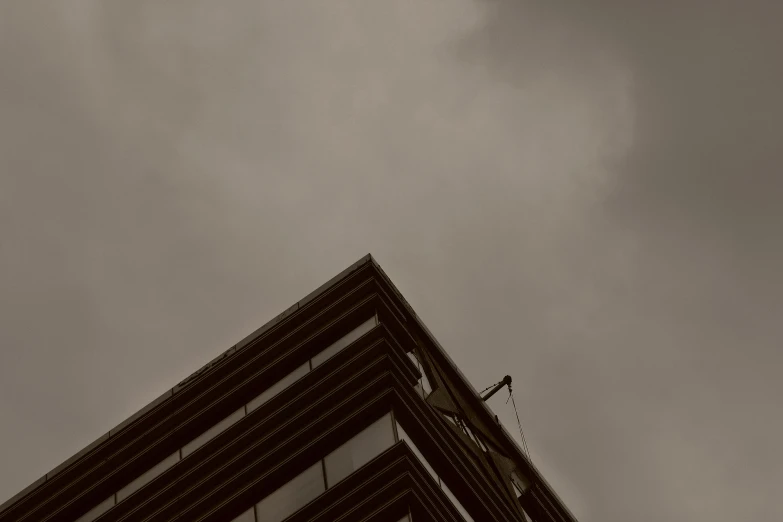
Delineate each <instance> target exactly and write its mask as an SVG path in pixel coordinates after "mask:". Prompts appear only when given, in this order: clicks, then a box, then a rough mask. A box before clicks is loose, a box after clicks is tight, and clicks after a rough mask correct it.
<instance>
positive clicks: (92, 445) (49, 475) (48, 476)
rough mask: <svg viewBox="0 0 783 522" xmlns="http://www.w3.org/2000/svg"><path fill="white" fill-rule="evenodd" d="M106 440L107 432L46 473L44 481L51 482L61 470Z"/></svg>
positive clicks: (107, 438)
mask: <svg viewBox="0 0 783 522" xmlns="http://www.w3.org/2000/svg"><path fill="white" fill-rule="evenodd" d="M106 440H109V432H108V431H107V432H106V433H104V434H103V435H102V436H100V437H98V438H97V439H95V440H94V441H92V443H90V444H88V445H87V447H85V448H82V449H81V450H79V451H78V452H76V454H75V455H73V456H72V457H71V458H69V459H67V460H66V461H65V462H63V463H62V464H60V465H59V466H57V467H56V468H54V469H53V470H52V471H50V472H49V473H47V474H46V480H51V479H52V477H54V476H55V475H57V474H58V473H59V472H61V471H62V470H64V469H65V468H67V467H68V466H70V465H71V464H73V463H74V462H76V461H77V460H79V458H80V457H82V456H84V455H86V454H87V453H89V452H90V451H91V450H93V449H94V448H97V447H98V446H99V445H100V444H101V443H102V442H103V441H106Z"/></svg>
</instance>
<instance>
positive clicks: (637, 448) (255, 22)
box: [0, 0, 783, 522]
mask: <svg viewBox="0 0 783 522" xmlns="http://www.w3.org/2000/svg"><path fill="white" fill-rule="evenodd" d="M675 6H678V7H675ZM782 17H783V4H781V3H780V2H778V1H775V0H768V1H766V2H762V1H754V0H745V1H740V0H734V1H721V0H710V1H707V0H704V1H696V0H693V1H681V2H675V1H673V0H671V1H668V2H653V1H645V2H641V1H639V2H635V1H623V2H619V1H617V2H610V1H608V0H597V1H593V2H568V1H565V0H530V1H523V0H517V1H512V0H430V1H424V2H422V1H415V0H393V1H388V0H385V1H381V0H332V1H329V2H327V1H323V0H295V1H291V0H287V1H282V0H264V1H258V0H246V1H245V0H237V1H229V0H223V1H221V2H215V1H212V0H203V1H197V0H187V1H186V0H182V1H174V0H172V1H167V2H161V1H159V0H133V1H126V2H119V1H115V2H109V1H105V0H82V1H76V0H74V1H70V2H45V1H37V0H6V1H4V2H2V3H0V418H1V419H2V427H1V428H0V501H1V500H4V499H5V498H8V497H10V496H11V495H13V494H14V493H15V492H16V491H18V490H20V489H21V488H23V487H25V486H26V485H27V484H29V483H30V482H32V481H33V480H35V479H37V478H38V477H40V476H41V475H43V474H44V473H46V472H47V471H49V470H50V469H51V468H53V467H54V466H56V465H57V464H59V463H60V462H61V461H63V460H64V459H66V458H67V457H69V456H70V455H71V454H73V453H74V452H76V451H78V450H79V449H81V448H82V447H83V446H85V445H86V444H87V443H89V442H91V441H92V440H93V439H95V438H97V437H98V436H99V435H101V434H103V433H105V432H106V431H108V430H109V429H110V428H112V427H113V426H114V425H116V424H117V423H119V422H120V421H122V420H123V419H124V418H125V417H127V416H128V415H130V414H132V413H133V412H135V411H136V410H137V409H139V408H140V407H141V406H143V405H144V404H146V403H147V402H149V401H150V400H151V399H153V398H155V397H157V396H158V395H159V394H160V393H162V392H163V391H165V390H166V389H168V388H169V387H171V386H172V385H174V384H176V383H177V382H178V381H179V380H181V379H182V378H184V377H186V376H187V375H189V374H190V373H191V372H192V371H194V370H196V369H197V368H198V367H200V366H201V365H202V364H204V363H206V362H207V361H208V360H210V359H211V358H212V357H214V356H215V355H217V354H218V353H219V352H221V351H222V350H224V349H226V348H228V347H230V346H231V345H233V344H234V343H235V342H237V341H239V340H240V339H241V338H242V337H244V336H245V335H246V334H249V333H250V332H252V331H253V330H254V329H255V328H256V327H258V326H260V325H261V324H263V323H265V322H266V321H267V320H269V319H271V318H272V317H273V316H274V315H276V314H278V313H279V312H281V311H282V310H283V309H285V308H286V307H288V306H289V305H291V304H293V303H294V302H296V301H297V300H298V299H300V298H301V297H303V296H304V295H306V294H307V293H308V292H310V291H311V290H313V289H314V288H316V287H317V286H318V285H320V284H321V283H323V282H325V281H326V280H327V279H329V278H330V277H332V276H333V275H335V274H336V273H337V272H339V271H340V270H342V269H343V268H345V267H347V266H348V265H349V264H351V263H353V262H354V261H356V260H357V259H358V258H359V257H361V256H362V255H364V254H366V253H368V252H371V253H372V254H373V255H374V256H375V257H376V258H377V259H378V261H379V262H380V264H381V265H382V266H383V267H384V269H385V270H386V272H387V273H388V274H389V276H390V277H391V278H392V280H393V281H394V282H395V283H396V284H397V286H398V287H399V288H400V290H401V291H402V292H403V294H404V295H405V296H406V297H407V298H408V300H409V301H410V303H411V304H412V306H413V307H414V308H415V309H416V310H417V311H418V312H419V314H420V315H421V316H422V318H423V320H424V321H425V322H426V323H427V324H428V325H429V326H430V328H431V330H432V331H433V332H434V334H435V335H436V336H437V337H438V338H439V340H440V341H441V343H442V344H443V345H444V346H445V347H446V349H447V350H448V352H449V353H450V354H451V355H452V357H453V359H454V360H455V362H456V363H457V364H458V365H459V366H460V367H461V368H462V369H463V370H464V372H465V373H466V375H467V376H468V378H469V379H470V380H471V381H472V383H473V384H474V386H475V387H476V388H479V389H482V388H484V387H486V386H488V385H490V384H492V383H494V382H496V381H498V380H499V379H500V378H501V377H502V376H503V375H505V374H506V373H510V374H511V375H512V377H513V378H514V389H515V392H516V395H517V405H518V406H519V408H520V414H521V417H522V420H523V424H524V426H525V434H526V438H527V441H528V444H529V445H530V447H531V450H532V454H533V460H534V462H535V463H536V464H537V465H538V466H539V467H540V468H541V470H542V471H543V472H544V474H545V475H546V476H547V478H548V479H549V480H550V482H551V483H552V485H553V486H554V487H555V488H556V489H557V491H558V493H559V494H560V495H561V497H562V498H563V499H564V501H565V502H566V503H567V504H568V505H569V507H570V508H571V510H572V511H573V512H574V513H575V514H576V516H577V517H578V518H579V519H580V520H581V521H582V522H591V521H595V522H599V521H600V522H628V521H639V522H644V521H656V522H658V521H661V520H667V521H669V520H671V521H675V522H677V521H710V522H724V521H732V522H735V521H737V520H750V521H754V522H766V521H770V522H773V521H774V522H779V521H780V520H781V519H783V504H781V503H780V500H779V497H780V491H779V490H780V486H781V484H783V452H782V451H781V450H780V440H781V439H783V405H782V404H783V400H782V399H781V397H783V379H781V378H780V375H781V370H783V350H781V339H783V273H782V269H781V267H783V206H781V200H782V199H783V173H782V170H783V169H781V165H783V161H782V160H783V158H782V157H781V156H783V145H781V138H783V129H782V128H781V127H782V125H781V121H783V102H781V99H780V94H781V92H783V65H782V64H783V59H781V56H780V52H781V49H783V31H780V27H781V24H783V21H782ZM504 395H505V394H504V393H501V394H498V395H497V396H496V397H495V398H493V399H492V400H491V401H490V402H491V407H492V408H493V409H494V410H495V411H496V412H497V413H498V414H499V416H500V418H501V420H502V421H504V423H505V424H506V426H507V427H508V428H509V430H510V431H512V432H513V431H514V427H515V425H516V420H515V418H514V415H513V410H511V407H510V405H506V404H505V403H504V401H505V398H504Z"/></svg>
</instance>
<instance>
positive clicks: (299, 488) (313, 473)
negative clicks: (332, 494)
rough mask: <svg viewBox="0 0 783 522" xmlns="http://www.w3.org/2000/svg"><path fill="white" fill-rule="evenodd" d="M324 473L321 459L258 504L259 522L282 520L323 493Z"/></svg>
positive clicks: (278, 521) (257, 516) (277, 521)
mask: <svg viewBox="0 0 783 522" xmlns="http://www.w3.org/2000/svg"><path fill="white" fill-rule="evenodd" d="M324 490H325V487H324V475H323V469H322V467H321V461H320V460H319V461H318V462H316V463H315V464H314V465H312V466H310V467H309V468H308V469H306V470H305V471H304V472H303V473H301V474H300V475H299V476H298V477H296V478H295V479H293V480H291V481H290V482H289V483H287V484H286V485H284V486H283V487H281V488H280V489H278V490H277V491H275V492H274V493H272V494H270V495H268V496H267V497H266V498H264V500H262V501H261V502H259V503H258V504H256V520H257V521H258V522H280V521H281V520H283V519H285V518H286V517H288V516H290V515H292V514H293V513H294V512H296V511H297V510H299V509H300V508H302V507H304V506H305V505H306V504H307V503H308V502H310V501H311V500H313V499H314V498H315V497H317V496H318V495H320V494H321V493H323V492H324Z"/></svg>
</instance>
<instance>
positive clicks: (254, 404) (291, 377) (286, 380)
mask: <svg viewBox="0 0 783 522" xmlns="http://www.w3.org/2000/svg"><path fill="white" fill-rule="evenodd" d="M309 371H310V363H309V362H306V363H304V364H303V365H302V366H300V367H299V368H297V369H296V370H294V371H292V372H291V373H289V374H288V375H286V376H285V377H283V378H282V379H280V380H279V381H277V382H276V383H274V384H273V385H272V386H270V387H269V388H267V389H266V390H264V391H262V392H261V393H260V394H259V395H258V396H257V397H256V398H255V399H253V400H251V401H250V402H248V403H247V412H248V413H250V412H251V411H253V410H255V409H256V408H258V407H259V406H261V405H262V404H264V403H265V402H266V401H268V400H269V399H271V398H272V397H274V396H275V395H277V394H278V393H280V392H281V391H283V390H284V389H286V388H288V387H289V386H290V385H292V384H293V383H295V382H296V381H298V380H299V378H300V377H302V376H303V375H305V374H306V373H307V372H309Z"/></svg>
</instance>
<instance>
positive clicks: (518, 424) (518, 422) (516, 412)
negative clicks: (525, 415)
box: [506, 384, 533, 462]
mask: <svg viewBox="0 0 783 522" xmlns="http://www.w3.org/2000/svg"><path fill="white" fill-rule="evenodd" d="M508 399H511V405H512V406H513V407H514V413H515V414H516V416H517V426H519V435H520V436H521V437H522V448H523V449H524V450H525V453H526V454H527V459H528V460H529V461H530V462H533V458H532V457H531V456H530V450H529V449H528V448H527V440H525V432H524V431H523V430H522V421H521V420H519V411H518V410H517V403H516V401H515V400H514V392H513V390H512V389H511V384H509V385H508ZM508 399H506V404H508Z"/></svg>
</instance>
